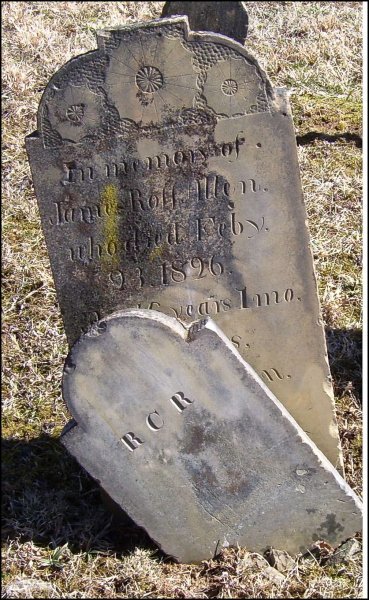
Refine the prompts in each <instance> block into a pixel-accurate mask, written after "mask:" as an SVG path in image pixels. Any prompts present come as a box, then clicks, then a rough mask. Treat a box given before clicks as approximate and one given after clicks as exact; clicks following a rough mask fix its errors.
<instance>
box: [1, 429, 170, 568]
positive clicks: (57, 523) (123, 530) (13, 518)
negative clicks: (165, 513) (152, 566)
mask: <svg viewBox="0 0 369 600" xmlns="http://www.w3.org/2000/svg"><path fill="white" fill-rule="evenodd" d="M16 538H17V539H19V540H21V541H22V542H26V541H32V542H33V543H35V544H37V545H39V546H44V547H46V546H49V547H50V548H52V549H53V548H56V547H58V546H62V545H64V544H66V543H68V546H69V549H70V550H71V551H72V552H80V551H84V552H90V551H95V552H99V551H105V552H106V551H111V552H117V553H122V554H127V553H130V552H132V551H133V550H134V549H135V548H137V547H139V548H146V549H149V550H153V551H155V550H157V547H156V546H155V545H154V543H153V542H152V541H151V540H150V538H149V537H148V536H147V534H146V533H145V531H144V530H143V529H142V528H140V527H138V526H136V525H135V523H134V522H133V521H132V520H131V519H130V518H129V516H128V515H126V514H125V513H124V512H123V511H122V510H121V509H120V508H119V507H118V506H117V505H115V503H113V501H111V500H110V501H109V500H107V499H106V498H105V497H103V494H102V493H101V488H100V487H99V486H98V485H97V483H96V482H95V481H94V480H93V479H92V478H91V477H90V476H89V475H88V473H87V472H86V471H84V470H83V469H82V468H81V467H80V466H79V465H78V463H77V462H76V461H75V460H74V458H73V457H72V456H70V454H69V453H68V452H67V451H66V449H65V448H64V447H63V446H62V444H61V443H60V442H59V440H58V439H56V438H51V437H48V436H47V435H41V436H40V437H38V438H36V439H32V440H30V441H25V440H18V439H14V440H2V541H6V540H11V539H16ZM162 556H164V555H162V553H161V552H160V550H159V551H158V552H157V557H158V558H159V557H162Z"/></svg>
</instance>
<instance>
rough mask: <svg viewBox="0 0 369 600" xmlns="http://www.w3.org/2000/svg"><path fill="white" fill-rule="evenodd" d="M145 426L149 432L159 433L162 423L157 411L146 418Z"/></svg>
mask: <svg viewBox="0 0 369 600" xmlns="http://www.w3.org/2000/svg"><path fill="white" fill-rule="evenodd" d="M146 425H147V426H148V428H149V429H151V431H159V429H161V428H162V427H163V425H164V421H163V419H162V418H161V416H160V415H159V413H158V411H157V410H154V412H152V413H150V414H149V415H148V416H147V417H146Z"/></svg>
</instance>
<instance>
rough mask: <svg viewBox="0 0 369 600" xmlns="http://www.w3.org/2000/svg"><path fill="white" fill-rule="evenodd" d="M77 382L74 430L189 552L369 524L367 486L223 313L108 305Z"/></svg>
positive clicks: (78, 366) (71, 363)
mask: <svg viewBox="0 0 369 600" xmlns="http://www.w3.org/2000/svg"><path fill="white" fill-rule="evenodd" d="M63 394H64V398H65V400H66V402H67V405H68V407H69V409H70V411H71V413H72V415H73V417H74V419H75V421H76V423H74V425H72V426H69V427H68V428H66V430H65V433H64V434H63V435H62V442H63V444H64V445H65V446H66V448H67V449H68V450H69V451H70V452H71V454H72V455H73V456H75V458H76V459H77V460H78V461H79V462H80V464H81V465H82V466H83V467H84V468H85V469H86V470H87V471H88V472H89V473H90V475H91V476H92V477H94V478H95V479H96V480H97V481H98V482H99V483H100V484H101V486H102V487H103V489H104V490H105V491H106V492H107V493H108V494H109V495H110V496H111V498H112V499H113V500H114V501H115V502H116V503H117V504H118V505H119V506H121V507H122V508H123V509H124V510H125V511H126V512H127V513H128V514H129V516H130V517H131V518H132V519H133V520H134V521H135V522H136V523H137V524H138V525H140V526H141V527H143V528H145V529H146V531H147V532H148V534H149V535H150V536H151V537H152V539H153V540H155V541H156V543H157V544H158V545H159V546H160V547H161V548H162V549H163V550H164V552H166V553H167V554H169V555H171V556H173V557H174V558H176V559H177V560H179V561H180V562H199V561H201V560H204V559H208V558H211V557H213V556H214V555H215V554H217V553H218V552H220V550H221V549H222V547H225V546H229V545H236V544H239V545H240V546H243V547H246V548H247V549H248V550H250V551H253V552H265V551H266V550H267V548H268V547H273V548H280V549H282V550H285V551H287V552H289V553H291V554H295V553H297V552H301V551H305V550H306V548H307V547H309V546H310V545H311V543H312V542H313V541H314V540H318V539H326V540H327V541H329V542H330V543H332V544H334V545H336V546H337V545H338V544H339V543H340V542H341V541H343V540H345V539H347V538H348V537H350V536H351V535H353V534H354V533H355V532H356V531H359V530H361V526H362V521H361V519H362V517H361V503H360V500H359V499H358V498H357V496H356V495H355V493H354V492H353V491H352V490H351V489H350V488H349V486H348V485H347V484H346V482H345V481H344V480H343V479H342V477H341V476H340V475H339V473H338V472H337V471H336V470H335V469H334V468H333V467H332V465H331V463H330V462H329V461H328V460H327V459H326V458H325V456H324V455H323V454H322V453H321V452H320V450H318V448H317V447H316V446H315V444H314V443H313V442H312V441H311V440H310V439H309V438H308V436H307V435H306V434H305V433H304V432H303V430H302V429H301V428H300V427H299V426H298V425H297V423H296V422H295V421H294V419H293V418H292V417H291V416H290V414H289V413H288V412H287V410H286V408H285V407H284V406H283V405H282V404H281V403H280V402H279V401H278V400H277V398H276V397H275V396H274V395H273V394H272V393H271V392H270V391H269V390H268V388H267V387H266V386H265V384H264V383H263V382H262V380H261V379H260V377H259V376H258V375H257V374H256V372H255V371H254V370H253V369H252V368H251V367H250V365H248V364H247V363H246V362H245V361H244V360H243V359H242V358H241V356H240V354H239V353H238V352H237V350H236V349H235V348H234V346H233V345H232V344H231V342H230V341H229V340H228V339H227V338H226V337H225V335H224V334H223V333H222V332H221V331H220V330H219V329H218V328H217V326H216V325H215V324H214V323H213V322H212V321H211V320H210V319H204V320H203V321H201V322H197V323H194V324H192V325H191V326H190V327H185V326H184V325H182V324H181V323H180V322H179V321H178V320H176V319H174V318H172V317H168V316H167V315H164V314H163V313H159V312H155V311H152V310H133V309H132V310H128V311H123V312H119V313H115V314H113V315H111V316H109V317H107V318H106V319H104V320H102V321H100V322H99V323H98V324H97V325H96V326H94V327H93V328H92V329H91V330H90V331H89V332H88V333H87V334H85V335H83V336H82V337H81V338H80V339H79V340H78V341H77V342H76V344H75V345H74V346H73V347H72V350H71V351H70V353H69V355H68V358H67V360H66V363H65V368H64V375H63Z"/></svg>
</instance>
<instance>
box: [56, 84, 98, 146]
mask: <svg viewBox="0 0 369 600" xmlns="http://www.w3.org/2000/svg"><path fill="white" fill-rule="evenodd" d="M102 110H103V107H102V98H101V96H100V95H98V94H94V93H93V92H91V90H89V89H88V88H87V87H85V86H81V87H78V86H74V85H71V84H68V85H67V86H66V87H63V88H60V89H57V90H55V93H54V94H53V96H52V97H51V99H50V100H49V102H48V103H47V113H48V120H49V122H50V125H51V127H52V128H53V130H55V131H57V132H58V133H59V135H60V136H61V137H62V138H63V139H64V140H66V141H71V142H79V141H81V140H82V139H83V138H85V137H86V136H88V135H91V134H93V132H94V131H96V129H97V128H98V127H99V126H100V124H101V118H102Z"/></svg>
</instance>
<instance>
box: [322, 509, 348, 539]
mask: <svg viewBox="0 0 369 600" xmlns="http://www.w3.org/2000/svg"><path fill="white" fill-rule="evenodd" d="M343 529H344V528H343V526H342V525H341V523H338V522H337V521H336V515H335V514H334V513H329V514H328V515H327V516H326V519H325V521H323V522H322V523H321V525H320V527H319V528H318V532H319V531H320V532H321V533H322V535H323V536H324V535H327V536H329V537H330V539H332V540H333V541H335V540H336V539H337V534H338V532H340V531H343Z"/></svg>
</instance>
